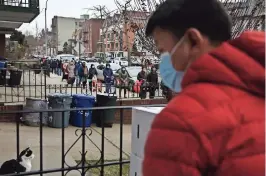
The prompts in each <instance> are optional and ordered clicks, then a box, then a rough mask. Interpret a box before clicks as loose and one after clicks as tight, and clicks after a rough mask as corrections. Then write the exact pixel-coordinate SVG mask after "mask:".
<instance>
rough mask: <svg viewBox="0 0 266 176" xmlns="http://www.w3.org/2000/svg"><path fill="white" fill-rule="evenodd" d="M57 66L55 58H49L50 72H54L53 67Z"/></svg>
mask: <svg viewBox="0 0 266 176" xmlns="http://www.w3.org/2000/svg"><path fill="white" fill-rule="evenodd" d="M56 67H57V63H56V60H55V59H52V60H51V64H50V68H51V72H52V73H55V69H56Z"/></svg>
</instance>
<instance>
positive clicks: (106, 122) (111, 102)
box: [95, 93, 117, 127]
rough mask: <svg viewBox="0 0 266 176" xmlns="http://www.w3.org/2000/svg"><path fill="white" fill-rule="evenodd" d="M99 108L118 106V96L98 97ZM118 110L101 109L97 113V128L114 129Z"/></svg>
mask: <svg viewBox="0 0 266 176" xmlns="http://www.w3.org/2000/svg"><path fill="white" fill-rule="evenodd" d="M96 100H97V106H98V107H103V106H116V100H117V96H115V95H113V94H106V93H101V94H97V96H96ZM115 111H116V109H101V110H99V111H97V113H96V114H97V117H96V119H95V120H96V126H98V127H102V125H103V126H104V127H112V126H113V123H114V119H115Z"/></svg>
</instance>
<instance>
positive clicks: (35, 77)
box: [34, 70, 37, 97]
mask: <svg viewBox="0 0 266 176" xmlns="http://www.w3.org/2000/svg"><path fill="white" fill-rule="evenodd" d="M34 71H35V70H34ZM36 79H37V76H36V72H35V74H34V85H35V97H37V83H36Z"/></svg>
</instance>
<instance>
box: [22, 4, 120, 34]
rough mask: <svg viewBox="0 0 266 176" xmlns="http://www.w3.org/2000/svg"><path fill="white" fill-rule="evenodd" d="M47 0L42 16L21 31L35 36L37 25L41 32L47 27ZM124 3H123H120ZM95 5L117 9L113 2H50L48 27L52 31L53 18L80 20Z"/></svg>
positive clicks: (25, 25) (41, 8)
mask: <svg viewBox="0 0 266 176" xmlns="http://www.w3.org/2000/svg"><path fill="white" fill-rule="evenodd" d="M45 1H46V0H40V14H39V16H38V17H37V18H35V20H33V21H32V22H31V23H30V24H29V23H26V24H23V25H22V26H21V27H20V28H19V30H21V31H23V32H25V31H30V32H31V33H32V34H35V31H36V23H37V24H38V29H39V30H41V29H43V28H44V26H45V22H44V19H45V18H44V7H45ZM120 2H122V1H120ZM95 5H105V6H106V7H107V8H108V9H109V10H113V9H115V8H116V5H115V3H114V1H113V0H48V5H47V26H48V28H49V29H50V27H51V23H52V18H53V17H54V16H65V17H77V18H79V17H80V15H81V14H86V13H87V12H88V10H85V9H84V8H90V7H93V6H95Z"/></svg>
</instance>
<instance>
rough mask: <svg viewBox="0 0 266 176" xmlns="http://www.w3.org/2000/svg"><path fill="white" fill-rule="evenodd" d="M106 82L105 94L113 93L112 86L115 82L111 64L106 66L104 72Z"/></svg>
mask: <svg viewBox="0 0 266 176" xmlns="http://www.w3.org/2000/svg"><path fill="white" fill-rule="evenodd" d="M103 76H104V82H105V85H106V89H105V92H106V93H111V84H112V81H113V70H112V69H111V65H110V64H106V67H105V68H104V70H103Z"/></svg>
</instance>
